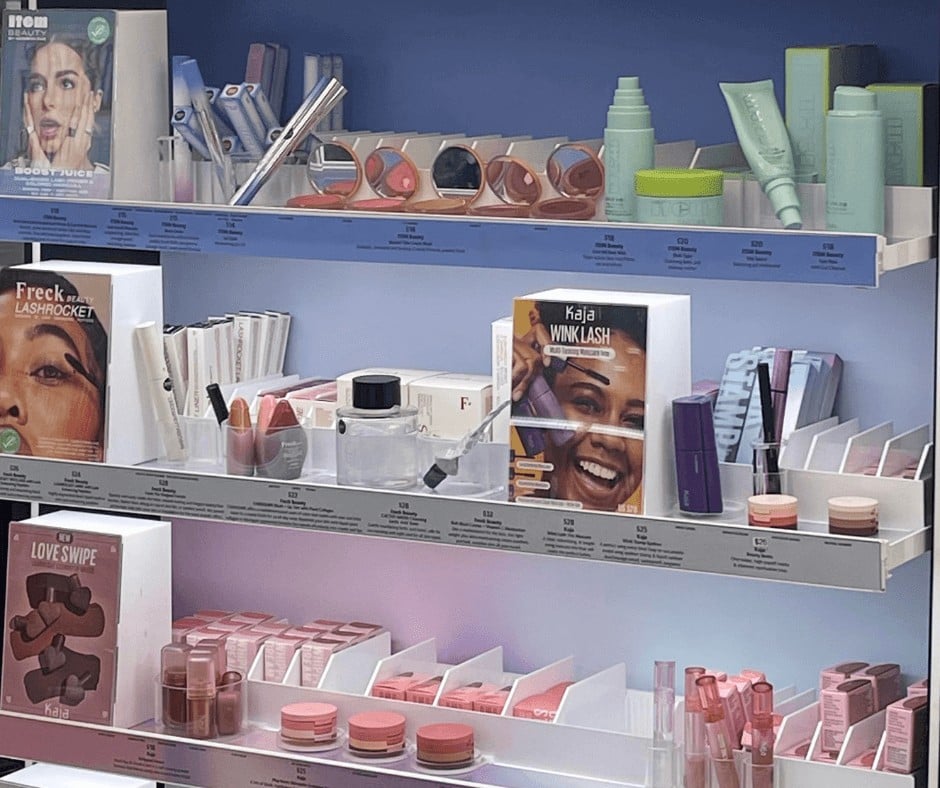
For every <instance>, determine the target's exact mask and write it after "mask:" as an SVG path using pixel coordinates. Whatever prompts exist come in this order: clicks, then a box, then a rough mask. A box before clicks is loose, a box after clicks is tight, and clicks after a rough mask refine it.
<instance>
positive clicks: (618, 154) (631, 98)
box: [604, 77, 656, 222]
mask: <svg viewBox="0 0 940 788" xmlns="http://www.w3.org/2000/svg"><path fill="white" fill-rule="evenodd" d="M655 146H656V140H655V139H654V134H653V126H652V122H651V119H650V108H649V107H648V106H647V105H646V99H645V98H644V97H643V89H642V88H641V87H640V80H639V78H638V77H620V79H619V80H618V81H617V90H616V91H615V92H614V101H613V103H612V104H611V105H610V109H609V110H608V111H607V127H606V128H605V129H604V170H605V173H606V174H605V181H606V183H605V197H604V209H605V212H606V214H607V220H608V221H611V222H635V221H636V220H637V219H636V191H635V187H634V179H635V177H636V172H637V170H648V169H650V168H651V167H652V166H653V152H654V148H655Z"/></svg>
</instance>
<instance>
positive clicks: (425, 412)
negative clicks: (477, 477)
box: [408, 372, 493, 440]
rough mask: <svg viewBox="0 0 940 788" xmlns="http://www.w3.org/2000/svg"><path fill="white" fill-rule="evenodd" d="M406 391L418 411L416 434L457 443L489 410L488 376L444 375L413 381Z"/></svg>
mask: <svg viewBox="0 0 940 788" xmlns="http://www.w3.org/2000/svg"><path fill="white" fill-rule="evenodd" d="M408 392H409V393H408V399H409V402H410V404H412V405H414V406H415V407H417V409H418V432H421V433H423V434H424V435H428V436H430V437H432V438H445V439H447V438H449V439H452V440H459V439H460V438H462V437H463V436H464V435H466V434H467V433H468V432H470V430H472V429H474V428H476V427H477V426H479V424H480V422H481V421H483V419H485V418H486V416H487V414H488V413H489V412H490V410H491V409H492V407H493V381H492V378H491V377H490V376H489V375H461V374H458V373H450V372H447V373H444V374H442V375H434V376H433V377H430V378H421V379H419V380H416V381H414V382H413V383H411V385H410V386H409V387H408Z"/></svg>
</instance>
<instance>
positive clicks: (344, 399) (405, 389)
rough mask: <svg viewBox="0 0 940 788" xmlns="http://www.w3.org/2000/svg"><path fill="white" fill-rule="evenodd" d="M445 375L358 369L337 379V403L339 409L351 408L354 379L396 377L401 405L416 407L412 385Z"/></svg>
mask: <svg viewBox="0 0 940 788" xmlns="http://www.w3.org/2000/svg"><path fill="white" fill-rule="evenodd" d="M441 374H443V373H442V372H441V371H440V370H437V371H435V370H429V369H394V368H392V367H369V368H367V369H357V370H356V371H355V372H347V373H346V374H345V375H340V376H339V377H338V378H336V402H337V403H338V404H339V407H341V408H343V407H349V406H351V405H352V404H353V402H352V382H353V378H357V377H359V376H360V375H394V376H395V377H397V378H399V379H400V380H401V404H402V405H414V404H415V403H414V402H412V401H411V399H410V396H411V395H410V391H411V389H410V388H409V387H410V386H411V384H412V383H414V382H415V381H416V380H420V379H421V378H427V377H431V376H432V375H441Z"/></svg>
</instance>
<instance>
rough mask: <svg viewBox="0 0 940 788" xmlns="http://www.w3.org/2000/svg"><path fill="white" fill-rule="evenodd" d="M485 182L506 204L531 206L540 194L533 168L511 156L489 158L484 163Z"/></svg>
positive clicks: (539, 185) (536, 175)
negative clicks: (487, 161) (486, 162)
mask: <svg viewBox="0 0 940 788" xmlns="http://www.w3.org/2000/svg"><path fill="white" fill-rule="evenodd" d="M486 182H487V183H488V184H489V185H490V188H491V189H492V190H493V193H494V194H495V195H496V196H497V197H498V198H499V199H500V200H502V201H503V202H504V203H506V204H507V205H518V206H531V205H534V204H535V203H536V202H538V199H539V197H541V195H542V185H541V184H540V183H539V176H538V174H537V173H536V172H535V170H533V169H532V168H531V167H530V166H529V165H528V164H526V163H525V162H524V161H522V160H521V159H515V158H513V157H512V156H496V157H495V158H493V159H491V160H490V162H489V163H488V164H487V165H486Z"/></svg>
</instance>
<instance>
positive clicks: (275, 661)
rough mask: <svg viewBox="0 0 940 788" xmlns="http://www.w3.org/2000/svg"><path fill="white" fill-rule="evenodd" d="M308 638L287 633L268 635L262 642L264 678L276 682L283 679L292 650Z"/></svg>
mask: <svg viewBox="0 0 940 788" xmlns="http://www.w3.org/2000/svg"><path fill="white" fill-rule="evenodd" d="M308 640H309V638H307V637H301V636H298V635H291V634H289V633H285V634H283V635H272V636H271V637H269V638H268V639H267V641H266V642H265V644H264V680H265V681H273V682H277V683H280V682H282V681H284V677H285V676H286V675H287V668H288V667H290V662H291V660H292V659H293V658H294V652H295V651H297V649H299V648H300V647H301V646H302V645H303V644H304V643H306V642H307V641H308Z"/></svg>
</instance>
